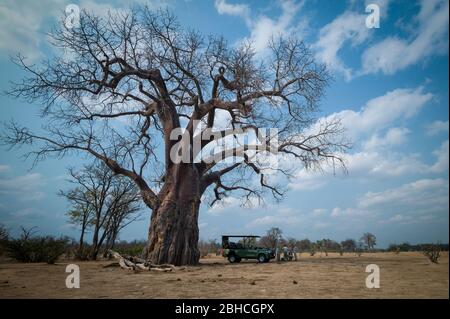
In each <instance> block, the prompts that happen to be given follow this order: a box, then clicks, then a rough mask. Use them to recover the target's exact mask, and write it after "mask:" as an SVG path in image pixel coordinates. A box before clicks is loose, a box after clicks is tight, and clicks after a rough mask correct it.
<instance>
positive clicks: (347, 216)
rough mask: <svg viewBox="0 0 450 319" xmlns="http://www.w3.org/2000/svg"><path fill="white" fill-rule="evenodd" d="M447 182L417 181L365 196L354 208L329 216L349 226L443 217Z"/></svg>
mask: <svg viewBox="0 0 450 319" xmlns="http://www.w3.org/2000/svg"><path fill="white" fill-rule="evenodd" d="M448 209H449V195H448V180H445V179H442V178H436V179H419V180H416V181H414V182H410V183H406V184H403V185H400V186H398V187H394V188H390V189H385V190H383V191H379V192H367V193H365V194H364V195H363V196H362V197H361V198H359V199H358V200H357V202H356V204H355V206H354V207H348V208H340V207H335V208H333V210H332V212H331V214H330V216H331V217H333V218H337V219H340V220H348V221H352V223H358V224H361V223H367V221H368V220H371V222H370V223H371V224H372V226H373V223H374V222H375V223H378V224H412V223H421V222H426V221H430V220H434V219H442V218H445V217H446V214H447V212H448ZM447 216H448V215H447Z"/></svg>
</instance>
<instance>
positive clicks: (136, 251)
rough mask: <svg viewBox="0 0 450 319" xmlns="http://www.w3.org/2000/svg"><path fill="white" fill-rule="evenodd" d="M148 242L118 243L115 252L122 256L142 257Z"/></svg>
mask: <svg viewBox="0 0 450 319" xmlns="http://www.w3.org/2000/svg"><path fill="white" fill-rule="evenodd" d="M145 245H146V241H140V240H135V241H132V242H125V241H121V242H119V243H117V244H116V245H115V246H114V248H113V250H115V251H117V252H118V253H119V254H122V255H130V256H140V255H141V254H142V251H143V250H144V248H145Z"/></svg>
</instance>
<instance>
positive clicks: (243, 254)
mask: <svg viewBox="0 0 450 319" xmlns="http://www.w3.org/2000/svg"><path fill="white" fill-rule="evenodd" d="M259 237H260V236H253V235H223V236H222V256H223V257H226V258H228V261H229V262H230V263H238V262H240V261H241V260H242V259H257V260H258V261H259V262H262V263H263V262H268V261H269V260H270V259H272V258H275V252H274V251H273V250H272V249H268V248H261V247H256V246H255V241H256V238H259ZM230 238H241V239H240V240H238V241H237V242H233V241H230Z"/></svg>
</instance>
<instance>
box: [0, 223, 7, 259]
mask: <svg viewBox="0 0 450 319" xmlns="http://www.w3.org/2000/svg"><path fill="white" fill-rule="evenodd" d="M8 238H9V232H8V230H7V229H6V227H5V226H3V224H0V256H1V255H3V254H4V252H5V250H6V243H7V242H8Z"/></svg>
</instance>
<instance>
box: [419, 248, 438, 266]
mask: <svg viewBox="0 0 450 319" xmlns="http://www.w3.org/2000/svg"><path fill="white" fill-rule="evenodd" d="M422 253H423V254H424V255H425V256H427V257H428V259H429V260H430V261H431V262H432V263H435V264H437V263H439V258H440V257H441V247H440V245H439V244H431V245H423V246H422Z"/></svg>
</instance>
